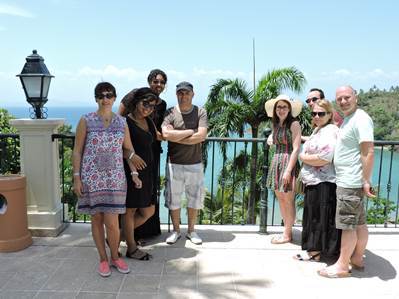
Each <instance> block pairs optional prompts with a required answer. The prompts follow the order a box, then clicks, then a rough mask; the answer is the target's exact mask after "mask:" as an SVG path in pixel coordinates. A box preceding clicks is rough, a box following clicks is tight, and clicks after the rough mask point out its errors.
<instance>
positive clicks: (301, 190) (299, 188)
mask: <svg viewBox="0 0 399 299" xmlns="http://www.w3.org/2000/svg"><path fill="white" fill-rule="evenodd" d="M301 170H302V165H301V168H300V169H299V174H298V177H297V178H296V179H295V188H294V191H295V193H296V194H299V195H305V184H304V183H303V182H302V175H301Z"/></svg>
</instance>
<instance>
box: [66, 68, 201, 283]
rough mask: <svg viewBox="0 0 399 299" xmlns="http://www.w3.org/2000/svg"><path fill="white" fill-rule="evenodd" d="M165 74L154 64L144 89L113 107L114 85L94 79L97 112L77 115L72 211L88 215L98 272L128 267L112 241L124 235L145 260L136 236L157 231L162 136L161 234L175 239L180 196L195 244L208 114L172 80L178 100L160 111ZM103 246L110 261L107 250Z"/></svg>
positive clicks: (130, 253) (129, 252)
mask: <svg viewBox="0 0 399 299" xmlns="http://www.w3.org/2000/svg"><path fill="white" fill-rule="evenodd" d="M166 83H167V75H166V74H165V72H163V71H162V70H159V69H155V70H152V71H151V72H150V74H149V75H148V84H149V87H141V88H137V89H133V90H132V91H131V92H129V93H128V94H127V95H126V96H125V97H124V98H123V99H122V101H121V103H120V106H119V109H118V113H114V112H113V111H112V107H113V104H114V102H115V100H116V96H117V94H116V90H115V87H114V86H113V85H112V84H111V83H108V82H101V83H99V84H97V86H96V87H95V89H94V98H95V100H96V102H97V106H98V108H97V111H95V112H91V113H88V114H85V115H83V116H82V118H81V119H80V121H79V123H78V126H77V129H76V136H75V146H74V150H73V178H74V192H75V193H76V195H77V196H78V203H77V211H78V212H79V213H83V214H89V215H91V228H92V236H93V240H94V242H95V245H96V248H97V251H98V253H99V257H100V262H99V265H98V270H97V271H98V273H99V274H100V275H101V276H103V277H107V276H110V275H111V269H110V267H115V268H116V269H117V270H118V271H119V272H121V273H129V272H130V269H129V266H128V264H127V263H126V262H125V261H124V260H123V259H122V258H121V257H122V254H121V252H120V251H119V244H120V242H121V240H122V239H124V240H125V241H126V245H127V249H126V254H125V255H126V257H127V258H133V259H137V260H149V259H150V258H151V255H150V254H149V253H148V252H145V251H143V250H141V249H140V248H139V246H138V242H137V240H140V239H141V238H147V237H150V236H154V235H158V234H160V233H161V229H160V221H159V190H160V178H159V165H160V154H161V152H162V147H161V141H162V140H166V141H168V161H167V169H166V188H165V201H166V205H167V207H168V208H169V210H170V214H171V218H172V222H173V228H174V231H173V233H172V234H171V235H170V236H169V237H168V238H167V239H166V242H167V243H168V244H174V243H175V242H177V240H178V239H179V238H180V237H181V233H180V208H181V198H182V196H183V193H184V194H185V198H186V199H187V201H188V203H187V207H188V224H189V225H188V232H187V234H186V237H187V238H188V239H189V240H191V242H193V243H194V244H201V243H202V240H201V238H200V236H199V235H198V234H197V233H196V232H195V230H194V225H195V223H196V220H197V214H198V210H199V209H201V208H202V207H203V202H204V197H205V192H204V178H203V176H204V175H203V167H202V149H201V144H202V142H203V141H204V140H205V138H206V135H207V127H208V124H207V114H206V111H205V110H204V109H203V108H199V107H198V106H195V105H193V103H192V100H193V97H194V88H193V85H192V84H191V83H189V82H185V81H184V82H180V83H179V84H177V86H176V96H177V100H178V104H177V105H176V106H175V107H172V108H169V109H168V110H167V109H166V108H167V107H166V106H167V104H166V102H165V101H164V100H162V99H161V98H160V94H161V93H162V92H163V91H164V89H165V85H166ZM106 244H107V245H108V246H109V249H110V255H111V257H110V259H108V256H107V252H106Z"/></svg>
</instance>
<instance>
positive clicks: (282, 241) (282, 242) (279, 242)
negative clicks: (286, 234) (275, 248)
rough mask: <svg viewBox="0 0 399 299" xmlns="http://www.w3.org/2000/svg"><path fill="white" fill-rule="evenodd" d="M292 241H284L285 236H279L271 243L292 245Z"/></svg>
mask: <svg viewBox="0 0 399 299" xmlns="http://www.w3.org/2000/svg"><path fill="white" fill-rule="evenodd" d="M290 242H291V239H283V236H281V235H279V236H274V237H273V238H272V239H271V241H270V243H272V244H284V243H290Z"/></svg>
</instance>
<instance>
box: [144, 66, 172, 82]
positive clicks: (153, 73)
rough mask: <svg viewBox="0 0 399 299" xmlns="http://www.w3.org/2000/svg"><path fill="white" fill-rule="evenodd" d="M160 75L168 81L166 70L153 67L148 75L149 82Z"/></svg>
mask: <svg viewBox="0 0 399 299" xmlns="http://www.w3.org/2000/svg"><path fill="white" fill-rule="evenodd" d="M158 75H161V76H162V77H163V79H164V80H165V83H166V82H168V76H166V74H165V72H164V71H162V70H160V69H153V70H151V72H150V73H149V74H148V77H147V82H148V84H150V83H151V82H152V80H154V79H155V78H156V77H157V76H158Z"/></svg>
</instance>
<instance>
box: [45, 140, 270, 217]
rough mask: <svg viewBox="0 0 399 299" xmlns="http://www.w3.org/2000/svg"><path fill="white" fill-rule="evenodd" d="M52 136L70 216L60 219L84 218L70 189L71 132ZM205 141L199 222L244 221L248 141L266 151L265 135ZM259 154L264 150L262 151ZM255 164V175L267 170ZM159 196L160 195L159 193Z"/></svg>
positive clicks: (260, 190)
mask: <svg viewBox="0 0 399 299" xmlns="http://www.w3.org/2000/svg"><path fill="white" fill-rule="evenodd" d="M52 139H53V140H55V139H58V140H59V141H60V180H61V194H62V198H61V200H62V203H63V204H64V213H63V214H64V215H65V214H66V213H65V209H67V211H68V214H69V218H70V220H68V219H64V221H71V222H77V221H82V222H86V221H87V220H88V218H87V217H86V216H85V215H78V214H77V213H76V209H75V204H76V196H75V195H74V194H73V192H72V179H71V177H72V168H71V166H72V165H71V159H72V156H71V148H72V147H73V142H74V136H73V135H63V134H53V135H52ZM206 143H207V146H206V147H207V148H208V150H207V153H208V155H209V153H211V157H210V158H209V159H207V161H210V163H208V165H207V168H206V172H205V181H206V190H207V195H206V201H205V208H204V209H203V210H202V211H201V214H200V217H199V222H200V223H201V224H245V223H246V213H247V204H248V198H249V197H250V193H249V191H250V190H249V189H250V181H251V180H250V173H249V168H250V167H249V166H250V162H251V159H250V153H251V149H250V148H251V146H249V145H252V143H255V144H256V145H257V148H258V149H259V150H260V151H261V152H262V153H267V150H268V146H267V145H266V139H265V138H255V139H252V138H214V137H209V138H207V140H206ZM165 144H166V143H165ZM228 144H230V145H232V147H229V146H227V147H226V148H225V153H226V154H225V155H221V154H220V156H223V158H222V159H218V156H217V153H219V152H220V151H221V149H222V147H223V145H228ZM165 155H166V150H164V154H163V156H165ZM263 156H264V154H262V157H263ZM266 156H267V154H266ZM161 161H165V157H161ZM262 161H263V160H262ZM161 163H162V162H161ZM164 163H165V162H164ZM231 165H233V166H232V167H233V168H231ZM258 165H259V166H258V167H257V168H256V171H257V172H258V176H259V171H258V170H262V169H263V170H264V169H266V170H267V164H266V165H261V164H260V163H258ZM163 166H164V165H163ZM239 169H241V173H240V177H239V178H237V177H236V173H237V171H238V170H239ZM163 170H164V167H161V175H163V174H164V171H163ZM231 170H232V171H233V172H232V175H230V171H231ZM261 173H264V174H266V173H267V171H266V172H264V171H263V172H262V171H261ZM262 182H263V185H262ZM265 182H266V177H264V179H262V180H260V181H259V184H258V185H257V190H254V192H256V193H257V194H258V195H260V194H262V195H263V198H265V196H267V193H266V192H265V186H264V183H265ZM161 188H162V186H161ZM161 198H163V194H162V196H161ZM258 198H259V196H258ZM161 204H162V199H161ZM262 207H263V208H266V207H267V205H266V204H263V205H262ZM256 214H259V213H256ZM262 215H265V216H266V215H267V214H266V213H265V212H264V213H263V214H262ZM167 221H168V220H167V219H164V221H163V223H167ZM263 223H265V224H266V223H267V221H263Z"/></svg>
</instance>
